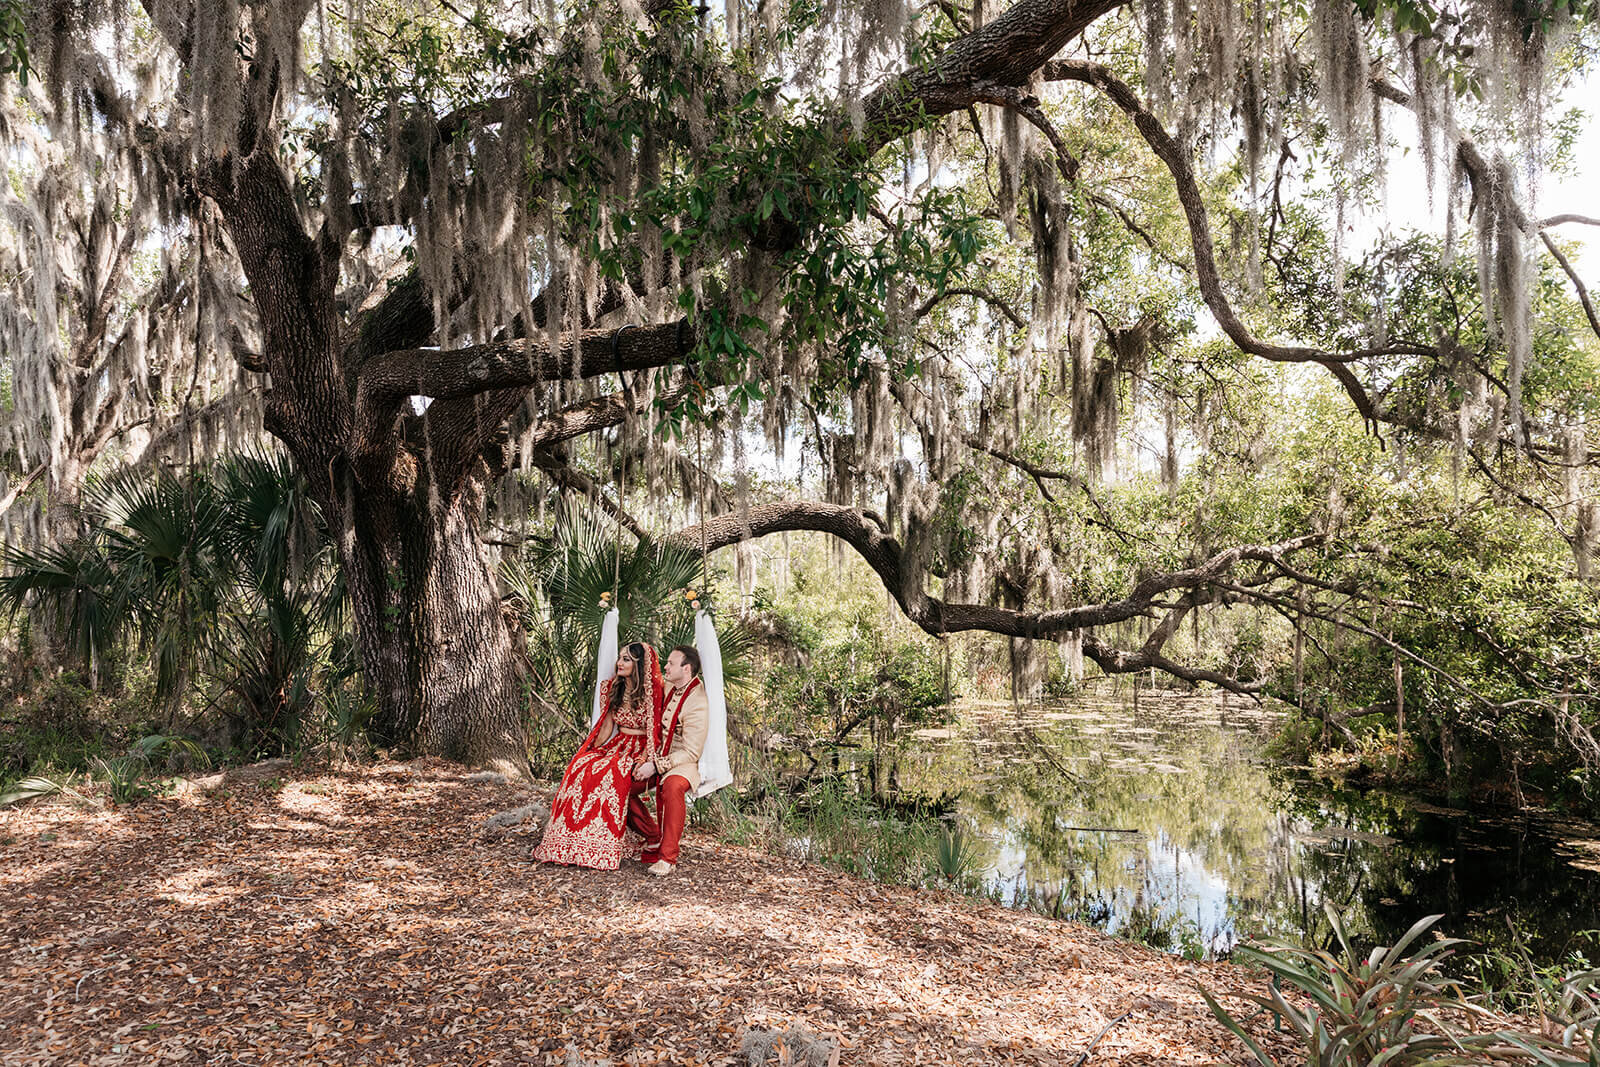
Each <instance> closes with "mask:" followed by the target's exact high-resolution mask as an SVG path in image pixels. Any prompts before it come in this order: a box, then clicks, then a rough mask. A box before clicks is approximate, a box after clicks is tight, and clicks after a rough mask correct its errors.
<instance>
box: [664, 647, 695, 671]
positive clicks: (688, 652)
mask: <svg viewBox="0 0 1600 1067" xmlns="http://www.w3.org/2000/svg"><path fill="white" fill-rule="evenodd" d="M672 652H678V653H681V654H682V655H683V662H685V663H687V664H688V665H689V669H690V670H692V671H694V676H695V677H696V678H698V677H700V653H698V652H696V651H695V648H694V646H693V645H678V646H677V647H676V648H674V649H673V650H672ZM672 652H668V653H667V655H669V656H670V655H672Z"/></svg>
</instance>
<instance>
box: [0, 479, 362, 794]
mask: <svg viewBox="0 0 1600 1067" xmlns="http://www.w3.org/2000/svg"><path fill="white" fill-rule="evenodd" d="M82 525H83V528H84V529H85V530H86V531H87V532H85V533H84V534H82V535H80V536H79V537H77V538H75V539H74V540H72V541H69V542H67V543H66V544H64V545H61V546H59V547H55V548H46V549H42V550H39V551H28V550H26V549H21V548H13V549H11V550H10V551H9V552H8V554H7V557H6V564H7V573H6V574H5V575H4V576H3V577H0V603H3V604H4V605H5V606H6V607H7V608H9V609H10V611H11V612H12V613H13V615H15V614H16V613H17V612H18V611H20V610H21V609H22V608H23V607H24V606H27V605H34V606H36V607H38V608H39V609H40V610H43V611H46V612H49V613H50V614H51V615H53V617H54V620H55V623H56V626H57V628H58V630H59V631H60V632H61V633H62V634H63V635H64V637H65V639H66V643H67V645H68V647H69V648H71V649H72V650H73V651H74V652H75V653H76V656H77V658H78V659H79V662H80V663H81V664H82V666H83V668H84V670H85V672H86V673H87V676H88V677H89V678H90V679H91V681H92V682H93V683H94V685H95V687H101V686H104V685H105V684H106V683H107V682H108V681H111V680H112V679H111V678H110V677H109V675H112V674H114V673H115V671H114V668H115V667H116V661H117V658H118V654H119V652H121V651H123V650H124V649H126V650H130V651H131V650H137V651H138V652H140V653H143V654H144V656H145V657H146V658H147V659H148V662H149V663H150V664H151V666H152V667H153V676H154V698H155V701H156V703H157V704H158V705H165V706H166V707H167V708H168V709H169V714H170V710H171V709H175V708H176V707H177V706H178V704H179V703H180V702H181V701H182V700H184V699H185V698H186V697H189V696H191V695H192V691H193V690H194V688H195V687H194V682H195V681H196V678H197V676H198V677H199V679H200V680H202V681H206V682H209V683H210V688H213V689H214V691H215V694H216V695H215V697H214V698H213V699H212V701H211V703H212V705H213V706H216V707H219V708H220V709H221V710H222V711H223V712H224V713H226V714H227V715H229V716H232V717H233V718H234V720H235V721H236V722H237V723H238V724H239V727H240V733H241V734H242V737H243V741H242V746H243V750H244V752H245V753H246V754H250V755H255V754H261V753H266V752H269V751H281V750H282V749H283V748H284V746H286V745H294V744H295V743H297V741H298V740H300V739H301V738H302V735H303V730H302V727H303V725H304V723H305V721H306V720H307V718H308V716H311V715H313V714H314V713H315V712H316V710H317V707H318V704H317V701H318V698H319V694H320V693H321V692H322V691H323V690H324V688H329V689H331V688H334V687H336V686H337V685H338V684H340V683H342V682H343V681H344V680H345V679H347V678H348V677H349V675H350V673H351V672H352V670H353V665H352V664H351V663H350V662H349V656H348V654H347V653H348V650H349V643H348V641H347V640H341V638H342V636H343V634H344V632H345V630H346V627H347V620H346V619H345V616H344V603H345V596H344V588H343V585H342V583H341V582H340V581H339V580H338V579H337V578H336V576H335V575H334V573H333V568H332V559H331V554H332V553H331V542H330V540H329V537H328V534H327V530H326V528H325V526H324V524H323V522H322V520H321V517H320V515H319V513H318V511H317V508H316V507H315V505H314V504H312V503H311V501H310V499H309V497H308V495H307V492H306V487H305V484H304V482H303V481H302V480H301V479H300V478H299V476H298V475H297V474H296V473H295V472H294V470H293V469H292V467H291V466H290V464H289V462H288V460H287V459H286V458H284V457H281V456H268V455H258V454H238V455H233V456H229V457H227V458H225V459H223V460H222V461H220V462H219V463H218V464H217V465H216V466H215V467H214V468H213V469H209V470H205V469H202V470H196V471H193V472H191V473H189V474H188V475H187V476H186V477H183V478H179V477H177V476H176V475H174V474H171V473H169V472H166V471H160V472H157V473H155V474H151V475H145V474H140V473H137V472H124V473H121V474H118V475H114V476H112V477H109V478H105V479H100V480H95V481H91V482H90V483H89V485H88V486H87V487H86V488H85V491H84V494H83V504H82ZM341 651H343V652H344V653H346V654H345V655H343V656H342V657H340V656H339V655H338V653H340V652H341ZM118 777H119V778H121V777H122V775H121V774H119V775H118Z"/></svg>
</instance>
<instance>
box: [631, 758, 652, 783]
mask: <svg viewBox="0 0 1600 1067" xmlns="http://www.w3.org/2000/svg"><path fill="white" fill-rule="evenodd" d="M655 773H656V765H655V764H654V763H650V762H648V761H646V762H644V763H639V764H635V765H634V768H633V776H634V777H635V778H637V779H638V780H639V781H641V782H642V781H644V780H645V779H646V778H649V777H651V776H652V775H654V774H655Z"/></svg>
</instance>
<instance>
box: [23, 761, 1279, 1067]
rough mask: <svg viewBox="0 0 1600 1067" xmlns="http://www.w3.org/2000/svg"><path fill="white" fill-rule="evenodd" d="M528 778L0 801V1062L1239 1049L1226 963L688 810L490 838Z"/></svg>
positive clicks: (1230, 1052) (1263, 1029) (853, 1057)
mask: <svg viewBox="0 0 1600 1067" xmlns="http://www.w3.org/2000/svg"><path fill="white" fill-rule="evenodd" d="M547 796H548V791H543V792H541V791H540V790H539V789H538V788H536V787H530V786H528V785H525V784H521V783H508V782H506V781H504V780H499V779H496V778H494V777H490V776H482V775H480V776H478V777H477V778H474V777H473V776H470V775H468V774H467V773H466V772H464V771H463V770H462V769H461V768H460V767H458V766H456V765H453V764H447V763H444V762H442V761H421V762H413V763H385V764H377V765H369V766H347V767H341V768H335V769H303V770H299V771H295V770H293V769H291V768H289V767H287V766H284V765H279V766H273V767H269V768H267V769H265V770H262V769H260V765H258V768H257V769H256V770H255V771H254V772H253V773H252V772H251V769H249V768H246V769H244V771H242V772H240V771H236V772H231V773H230V774H229V775H227V776H223V775H214V776H212V777H211V778H210V780H208V781H202V783H201V785H200V786H191V787H189V788H186V789H185V790H184V791H183V792H182V793H181V794H180V795H178V796H175V797H168V798H163V799H153V800H147V801H145V802H143V803H141V804H137V805H133V806H129V807H123V808H112V807H109V806H89V805H85V804H83V803H81V802H76V803H75V802H73V801H71V800H67V799H62V798H55V799H52V800H45V801H36V802H33V803H31V804H27V805H24V806H22V807H20V808H11V809H5V810H3V811H0V930H3V931H4V936H3V938H0V1063H4V1064H6V1065H23V1064H76V1063H89V1064H123V1063H155V1062H170V1063H195V1064H200V1063H215V1064H224V1063H227V1064H235V1063H238V1064H302V1063H319V1064H320V1063H373V1064H376V1063H408V1064H424V1063H449V1064H488V1063H504V1064H565V1063H567V1062H568V1055H569V1053H568V1050H569V1048H571V1049H576V1050H577V1051H578V1052H579V1054H580V1055H581V1057H582V1059H584V1060H585V1061H589V1062H600V1061H606V1062H610V1063H614V1064H618V1065H620V1064H643V1063H656V1064H703V1065H711V1064H727V1065H732V1064H740V1065H742V1064H743V1063H744V1062H745V1060H744V1057H743V1056H741V1055H739V1048H740V1043H741V1038H742V1037H743V1035H745V1034H746V1033H747V1032H750V1031H752V1030H766V1029H779V1030H787V1029H788V1028H789V1027H790V1026H792V1025H793V1024H796V1023H799V1024H803V1025H804V1026H806V1027H808V1028H809V1029H810V1031H811V1032H813V1033H816V1034H819V1035H825V1036H829V1037H833V1038H836V1039H837V1040H838V1042H839V1044H840V1046H841V1052H840V1057H839V1060H838V1062H839V1063H840V1064H844V1065H852V1064H860V1065H866V1064H885V1065H888V1064H919V1065H938V1064H985V1063H997V1064H1050V1065H1058V1064H1059V1065H1063V1067H1072V1065H1075V1064H1079V1063H1087V1064H1092V1065H1102V1064H1204V1063H1242V1062H1248V1061H1247V1060H1246V1058H1245V1057H1244V1056H1243V1055H1242V1052H1243V1048H1242V1046H1241V1045H1240V1044H1239V1043H1238V1042H1237V1041H1236V1040H1235V1039H1234V1038H1233V1037H1231V1036H1230V1035H1229V1034H1228V1033H1227V1032H1226V1031H1224V1030H1223V1029H1222V1027H1221V1026H1220V1025H1218V1024H1217V1023H1216V1022H1215V1021H1214V1020H1213V1019H1212V1018H1211V1016H1210V1014H1209V1012H1208V1011H1207V1010H1206V1007H1205V1004H1204V1002H1203V1001H1202V1000H1201V998H1200V995H1199V993H1198V991H1197V988H1196V983H1197V982H1199V983H1204V984H1205V986H1206V987H1207V988H1209V989H1212V990H1233V989H1237V988H1244V987H1249V988H1252V989H1259V988H1261V986H1262V985H1263V982H1262V981H1261V976H1259V975H1255V974H1252V973H1251V972H1248V971H1245V970H1243V969H1241V968H1238V967H1234V966H1231V965H1228V964H1196V963H1189V962H1186V961H1183V960H1180V959H1177V958H1175V957H1172V956H1168V955H1164V954H1162V953H1159V952H1156V951H1153V950H1151V949H1147V948H1143V947H1141V946H1139V945H1135V944H1131V943H1128V942H1124V941H1119V940H1117V939H1115V938H1111V937H1108V936H1106V935H1104V934H1101V933H1098V932H1096V931H1094V930H1091V929H1089V928H1086V927H1083V926H1080V925H1076V924H1073V923H1067V922H1054V921H1051V920H1048V919H1045V918H1043V917H1040V916H1036V915H1032V914H1028V913H1023V912H1017V911H1010V910H1007V909H1004V908H1002V907H999V906H997V905H993V904H988V903H984V902H978V901H974V900H971V899H968V898H965V897H962V896H959V895H956V894H947V893H942V892H936V891H928V890H921V891H919V890H914V889H903V888H892V887H886V886H881V885H875V884H872V883H869V882H865V881H862V880H860V879H858V878H854V877H852V876H850V875H847V874H843V873H839V872H836V871H833V870H830V869H828V868H824V867H820V866H816V865H814V864H799V863H794V862H790V861H785V860H781V859H775V858H773V857H771V856H769V855H766V854H764V853H761V852H757V851H754V850H751V849H748V848H742V847H736V846H732V845H728V844H724V843H721V842H718V841H716V840H714V839H711V838H708V837H707V836H705V835H703V834H695V833H691V834H690V835H688V837H687V839H686V847H685V852H684V862H683V863H682V865H681V866H680V867H679V868H678V870H677V871H676V872H675V873H674V874H673V875H671V876H670V877H668V878H666V879H656V878H652V877H650V876H649V875H648V874H646V873H645V872H644V870H643V868H642V867H641V866H640V865H639V864H637V863H628V862H625V863H624V865H623V869H622V870H620V871H614V872H593V871H579V870H573V869H567V868H558V867H549V866H543V865H539V864H536V863H533V862H532V861H531V860H530V859H529V853H530V852H531V851H532V848H533V845H534V844H535V840H536V839H535V837H534V833H535V830H534V829H533V827H532V826H529V825H522V826H514V827H512V828H510V829H509V830H505V831H491V832H489V833H485V831H484V823H485V820H486V819H487V818H488V817H490V816H491V815H493V814H495V813H497V812H500V811H503V810H506V809H509V808H513V807H516V806H518V805H522V804H526V803H528V802H530V801H535V800H538V799H544V798H547ZM1236 1006H1237V1005H1236ZM1108 1024H1110V1025H1109V1029H1107V1027H1108ZM1252 1029H1253V1030H1254V1031H1255V1032H1256V1033H1257V1034H1258V1036H1259V1037H1260V1038H1261V1039H1262V1040H1264V1041H1265V1042H1267V1044H1268V1047H1269V1048H1272V1047H1274V1046H1276V1047H1277V1048H1283V1047H1284V1046H1283V1045H1282V1041H1283V1037H1284V1035H1280V1034H1274V1033H1273V1032H1272V1028H1271V1026H1270V1025H1268V1024H1267V1022H1266V1020H1265V1019H1264V1018H1262V1017H1257V1018H1256V1019H1255V1020H1254V1022H1253V1024H1252ZM1102 1031H1104V1032H1103V1033H1102ZM1097 1035H1098V1036H1099V1038H1100V1039H1099V1041H1098V1043H1095V1039H1096V1037H1097ZM1091 1045H1092V1046H1093V1047H1092V1050H1091V1048H1090V1047H1091ZM1086 1050H1090V1055H1089V1056H1088V1058H1087V1059H1086V1060H1085V1059H1082V1058H1081V1057H1082V1054H1083V1053H1084V1052H1085V1051H1086ZM768 1062H770V1063H778V1062H788V1060H787V1058H786V1057H785V1056H784V1055H783V1054H781V1053H780V1052H775V1053H774V1054H773V1057H772V1059H770V1060H769V1061H768Z"/></svg>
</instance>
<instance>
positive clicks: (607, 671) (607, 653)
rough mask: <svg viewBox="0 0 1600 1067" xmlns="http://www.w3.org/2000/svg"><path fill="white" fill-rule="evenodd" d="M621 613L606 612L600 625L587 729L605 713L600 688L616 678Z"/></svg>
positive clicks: (614, 609)
mask: <svg viewBox="0 0 1600 1067" xmlns="http://www.w3.org/2000/svg"><path fill="white" fill-rule="evenodd" d="M621 617H622V613H621V612H620V611H618V610H617V609H616V608H612V609H611V610H610V611H608V612H606V617H605V621H604V622H602V623H601V624H600V665H599V668H598V670H596V672H595V677H596V681H595V683H594V713H593V714H592V715H590V716H589V728H590V729H591V730H592V729H594V724H595V723H597V722H599V721H600V715H601V713H602V712H603V711H605V705H604V704H602V703H601V700H600V690H601V688H602V687H603V686H604V685H605V684H606V683H607V682H609V681H610V680H611V679H613V678H615V677H616V676H617V624H618V621H619V620H620V619H621Z"/></svg>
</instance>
